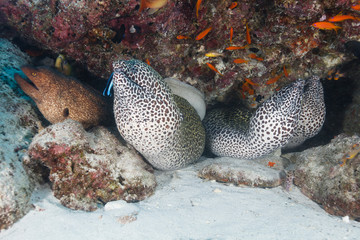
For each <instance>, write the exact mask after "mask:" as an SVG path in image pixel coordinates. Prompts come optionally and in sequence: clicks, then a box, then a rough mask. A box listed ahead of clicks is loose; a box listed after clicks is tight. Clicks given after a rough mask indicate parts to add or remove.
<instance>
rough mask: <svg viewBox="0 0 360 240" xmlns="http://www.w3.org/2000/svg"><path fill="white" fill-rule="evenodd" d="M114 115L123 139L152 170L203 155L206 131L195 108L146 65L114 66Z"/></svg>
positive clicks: (180, 164)
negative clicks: (138, 153)
mask: <svg viewBox="0 0 360 240" xmlns="http://www.w3.org/2000/svg"><path fill="white" fill-rule="evenodd" d="M113 68H114V75H113V84H114V115H115V120H116V124H117V127H118V130H119V132H120V134H121V135H122V137H123V138H124V139H125V140H126V141H127V142H128V143H130V144H131V145H133V146H134V147H135V149H136V150H138V151H139V152H140V153H141V154H142V155H143V156H144V157H145V158H146V160H147V161H148V162H149V163H150V164H152V165H153V166H154V167H155V168H157V169H161V170H173V169H177V168H180V167H184V166H186V165H187V164H189V163H192V162H194V161H196V160H197V159H198V158H199V157H200V156H201V154H202V153H203V150H204V146H205V130H204V127H203V125H202V123H201V120H200V117H199V116H198V114H197V112H196V111H195V109H194V108H193V107H192V106H191V105H190V104H189V103H188V101H186V100H185V99H183V98H181V97H179V96H176V95H173V94H172V93H171V90H170V88H169V87H168V86H167V84H166V83H165V82H164V81H163V79H162V77H161V76H160V75H159V74H158V73H157V72H156V71H155V70H154V69H152V68H151V67H150V66H148V65H147V64H146V63H143V62H141V61H138V60H129V61H124V60H119V61H116V62H114V63H113Z"/></svg>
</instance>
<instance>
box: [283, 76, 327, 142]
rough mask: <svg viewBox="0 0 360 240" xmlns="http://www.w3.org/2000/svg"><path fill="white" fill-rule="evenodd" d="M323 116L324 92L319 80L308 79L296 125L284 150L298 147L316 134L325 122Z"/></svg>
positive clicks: (324, 110) (317, 78)
mask: <svg viewBox="0 0 360 240" xmlns="http://www.w3.org/2000/svg"><path fill="white" fill-rule="evenodd" d="M325 115H326V108H325V102H324V90H323V87H322V84H321V82H320V78H319V77H317V76H313V77H310V78H309V79H308V80H307V81H306V85H305V90H304V94H303V100H302V102H301V112H300V115H299V121H298V125H297V127H296V129H295V131H294V134H293V137H292V138H291V139H290V141H289V142H288V143H287V144H286V145H285V146H284V148H293V147H296V146H299V145H301V144H302V143H303V142H304V141H305V140H306V139H308V138H311V137H313V136H315V135H316V134H318V133H319V132H320V130H321V128H322V126H323V124H324V122H325Z"/></svg>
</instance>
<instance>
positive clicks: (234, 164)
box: [198, 155, 288, 187]
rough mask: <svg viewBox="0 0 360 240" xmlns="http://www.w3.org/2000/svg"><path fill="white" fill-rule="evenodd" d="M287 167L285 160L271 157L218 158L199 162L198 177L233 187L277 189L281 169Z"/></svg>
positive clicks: (280, 182) (280, 180)
mask: <svg viewBox="0 0 360 240" xmlns="http://www.w3.org/2000/svg"><path fill="white" fill-rule="evenodd" d="M272 163H274V164H272ZM271 165H273V167H270V166H271ZM287 165H288V161H287V160H286V159H283V158H281V157H279V156H271V155H266V156H263V157H261V158H258V159H255V160H243V159H236V158H230V157H219V158H215V159H207V160H205V161H203V162H201V163H200V166H199V168H200V170H199V172H198V175H199V177H201V178H204V179H208V180H216V181H218V182H224V183H232V184H234V185H246V186H249V187H277V186H279V185H281V184H282V181H283V179H284V177H285V173H284V172H283V169H284V166H287Z"/></svg>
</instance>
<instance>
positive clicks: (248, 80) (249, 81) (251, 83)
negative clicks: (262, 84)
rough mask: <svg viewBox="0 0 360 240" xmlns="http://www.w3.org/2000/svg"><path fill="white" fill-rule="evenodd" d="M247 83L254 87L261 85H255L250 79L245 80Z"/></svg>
mask: <svg viewBox="0 0 360 240" xmlns="http://www.w3.org/2000/svg"><path fill="white" fill-rule="evenodd" d="M245 81H246V82H247V83H249V84H250V85H252V86H259V84H257V83H254V82H253V81H251V80H250V79H248V78H245Z"/></svg>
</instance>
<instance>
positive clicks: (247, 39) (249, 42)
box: [246, 23, 251, 44]
mask: <svg viewBox="0 0 360 240" xmlns="http://www.w3.org/2000/svg"><path fill="white" fill-rule="evenodd" d="M246 41H247V43H248V44H251V37H250V29H249V27H248V24H247V23H246Z"/></svg>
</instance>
